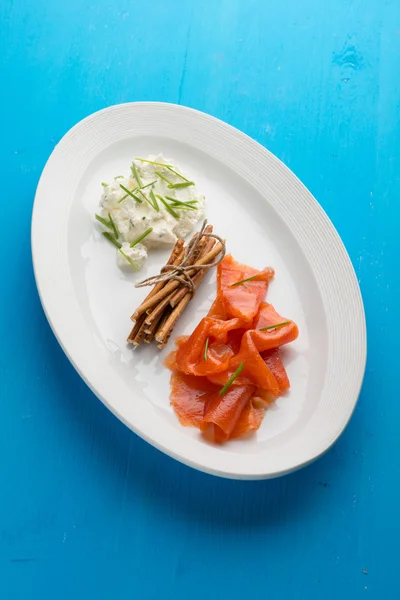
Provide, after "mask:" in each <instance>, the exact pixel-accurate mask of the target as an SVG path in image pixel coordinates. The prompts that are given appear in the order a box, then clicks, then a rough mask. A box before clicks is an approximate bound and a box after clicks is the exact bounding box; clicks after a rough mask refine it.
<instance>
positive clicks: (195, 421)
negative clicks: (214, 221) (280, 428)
mask: <svg viewBox="0 0 400 600" xmlns="http://www.w3.org/2000/svg"><path fill="white" fill-rule="evenodd" d="M273 277H274V271H273V269H271V268H269V269H265V270H264V271H257V269H253V268H252V267H248V266H246V265H242V264H240V263H238V262H236V261H235V260H234V258H233V257H232V256H231V255H227V256H225V258H224V260H223V261H222V262H221V263H220V264H219V265H218V271H217V297H216V299H215V301H214V303H213V304H212V306H211V308H210V310H209V312H208V315H207V316H206V317H205V318H204V319H202V320H201V321H200V323H199V324H198V325H197V327H196V329H195V330H194V331H193V333H192V335H190V336H186V337H181V338H179V339H178V340H177V343H176V349H175V350H174V351H173V352H171V353H170V354H169V356H168V357H167V359H166V361H165V364H166V366H167V367H168V368H169V369H170V370H171V371H172V375H171V404H172V406H173V407H174V409H175V412H176V413H177V415H178V417H179V420H180V422H181V423H182V424H183V425H191V426H194V427H198V428H199V429H200V430H201V431H202V432H203V434H204V436H205V437H206V438H207V439H209V440H211V441H214V442H225V441H227V440H229V439H233V438H237V437H240V436H242V435H244V434H247V433H249V432H253V431H256V430H257V429H258V428H259V427H260V425H261V422H262V419H263V416H264V411H265V409H266V408H267V407H268V406H269V405H270V404H271V403H272V402H274V400H275V399H276V398H277V397H278V396H279V395H280V394H282V393H283V392H285V391H286V390H288V389H289V387H290V383H289V379H288V376H287V373H286V370H285V367H284V365H283V362H282V359H281V355H280V350H279V348H280V347H281V346H283V345H284V344H288V343H290V342H292V341H293V340H295V339H296V338H297V336H298V328H297V325H296V324H295V323H294V322H293V321H291V320H289V319H286V318H284V317H282V316H281V315H279V314H278V313H277V312H276V310H275V309H274V307H273V306H272V305H271V304H268V303H267V302H265V301H264V299H265V296H266V293H267V290H268V285H269V282H270V281H271V279H272V278H273Z"/></svg>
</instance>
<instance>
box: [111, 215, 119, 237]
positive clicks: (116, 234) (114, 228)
mask: <svg viewBox="0 0 400 600" xmlns="http://www.w3.org/2000/svg"><path fill="white" fill-rule="evenodd" d="M108 218H109V219H110V223H111V227H112V230H113V232H114V235H115V239H116V240H117V239H118V238H119V233H118V229H117V228H116V226H115V223H114V219H113V218H112V216H111V213H108Z"/></svg>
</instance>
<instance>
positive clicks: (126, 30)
mask: <svg viewBox="0 0 400 600" xmlns="http://www.w3.org/2000/svg"><path fill="white" fill-rule="evenodd" d="M0 34H1V35H0V76H1V77H0V81H1V84H0V85H1V94H0V105H1V111H0V139H1V144H0V165H1V204H2V211H1V225H2V232H1V236H0V244H1V263H0V264H1V292H0V301H1V313H0V333H1V352H0V360H1V363H0V369H1V370H0V372H1V379H0V393H1V417H0V449H1V463H0V464H1V467H0V598H1V599H2V600H14V599H15V600H19V599H24V600H29V599H35V600H36V599H41V600H47V599H48V600H58V599H61V600H64V599H70V598H76V599H78V600H79V599H81V598H82V599H92V598H93V599H96V600H103V599H112V600H119V599H125V598H132V599H134V598H144V599H156V598H162V599H168V598H174V599H176V598H178V599H179V598H187V597H190V598H196V599H197V598H210V599H212V598H244V597H261V598H272V599H290V598H296V599H298V600H303V599H304V600H314V599H319V598H323V599H324V600H336V599H337V598H341V599H344V600H347V599H349V600H350V599H351V600H358V599H361V598H374V599H375V598H376V599H379V600H381V599H382V600H392V599H398V598H399V597H400V586H399V578H398V575H396V569H397V567H398V555H399V552H398V539H399V536H400V527H399V517H398V515H399V506H400V478H399V467H398V464H399V460H398V451H399V450H398V449H399V433H398V432H399V426H400V402H399V397H398V396H399V394H398V388H397V379H396V376H397V374H398V373H399V364H398V363H399V361H398V344H397V338H398V333H399V324H398V316H397V313H395V312H394V309H395V308H397V309H398V306H399V300H398V296H399V293H400V280H399V270H398V258H399V250H400V244H399V237H400V234H399V224H400V208H399V207H400V2H399V0H336V1H335V2H324V1H322V0H303V1H302V2H298V1H297V0H287V1H286V2H284V1H282V0H202V1H200V0H175V1H174V0H169V1H166V0H153V1H152V2H137V1H136V0H131V1H129V2H128V1H123V0H116V1H113V2H111V1H110V0H99V1H98V2H94V1H93V2H92V1H88V0H68V1H67V2H51V1H49V0H32V2H30V3H28V2H23V0H1V2H0ZM134 100H161V101H166V102H175V103H180V104H185V105H188V106H191V107H195V108H197V109H200V110H203V111H205V112H208V113H210V114H212V115H214V116H216V117H219V118H220V119H224V120H225V121H227V122H228V123H230V124H232V125H234V126H236V127H238V128H239V129H241V130H243V131H245V132H246V133H248V134H249V135H250V136H252V137H254V138H255V139H256V140H258V141H259V142H260V143H261V144H264V145H265V146H266V147H267V148H269V149H270V150H271V151H272V152H274V153H275V154H276V155H277V156H278V157H280V158H281V159H282V160H283V161H284V162H285V163H286V164H287V165H288V166H289V167H290V168H291V169H292V170H293V171H294V172H295V173H296V174H297V175H298V176H299V177H300V178H301V179H302V180H303V182H304V183H305V184H306V185H307V186H308V187H309V188H310V190H311V191H312V192H313V193H314V195H315V196H316V198H317V199H318V200H319V202H320V203H321V204H322V206H323V207H324V209H325V210H326V211H327V213H328V214H329V216H330V217H331V219H332V221H333V223H334V224H335V226H336V227H337V229H338V231H339V233H340V235H341V236H342V238H343V240H344V243H345V244H346V246H347V248H348V251H349V254H350V257H351V259H352V261H353V264H354V267H355V269H356V273H357V276H358V278H359V281H360V284H361V289H362V292H363V296H364V301H365V308H366V314H367V323H368V335H369V358H368V366H367V371H366V376H365V381H364V386H363V390H362V394H361V397H360V401H359V404H358V406H357V409H356V411H355V414H354V416H353V418H352V420H351V422H350V424H349V426H348V428H347V429H346V431H345V433H344V434H343V436H342V437H341V439H340V440H339V441H338V442H337V443H336V445H335V446H334V447H333V448H332V449H331V451H330V452H328V453H327V454H326V455H325V456H324V457H323V458H322V459H321V460H319V461H318V462H316V463H315V464H313V465H312V466H310V467H308V468H306V469H304V470H303V471H301V472H298V473H295V474H294V475H291V476H288V477H285V478H282V479H279V480H274V481H261V482H247V483H246V482H235V481H225V480H219V479H216V478H213V477H210V476H207V475H204V474H201V473H197V472H195V471H192V470H190V469H189V468H187V467H184V466H182V465H180V464H178V463H176V462H174V461H173V460H171V459H170V458H167V457H166V456H163V455H162V454H161V453H159V452H158V451H157V450H155V449H153V448H151V447H150V446H148V445H147V444H146V443H144V442H143V441H141V440H140V439H139V438H137V437H136V436H135V435H134V434H132V433H131V432H130V431H128V429H126V428H125V427H124V426H123V425H122V424H121V423H119V422H118V421H117V420H116V419H115V418H114V417H113V416H112V415H111V414H110V413H109V412H107V410H106V409H105V408H104V406H103V405H102V404H101V403H100V402H99V401H98V400H97V399H96V398H95V397H94V396H93V395H92V393H91V392H90V391H89V390H88V388H87V387H86V385H85V384H84V383H83V382H82V381H81V380H80V379H79V376H78V375H77V373H76V372H75V371H74V369H73V368H72V366H71V365H70V364H69V362H68V360H67V359H66V357H65V356H64V354H63V352H62V351H61V349H60V348H59V346H58V345H57V342H56V340H55V338H54V337H53V335H52V333H51V331H50V329H49V327H48V325H47V322H46V319H45V317H44V315H43V312H42V309H41V306H40V303H39V299H38V295H37V292H36V288H35V283H34V278H33V273H32V265H31V256H30V217H31V210H32V203H33V198H34V194H35V189H36V185H37V182H38V179H39V176H40V173H41V171H42V169H43V166H44V164H45V162H46V160H47V158H48V156H49V154H50V153H51V151H52V149H53V148H54V145H55V144H56V143H57V142H58V140H59V139H60V138H61V137H62V136H63V134H64V133H65V132H66V131H67V130H68V129H69V128H70V127H71V126H72V125H74V124H75V123H76V122H77V121H79V120H80V119H82V118H83V117H85V116H87V115H88V114H90V113H92V112H93V111H96V110H98V109H101V108H103V107H106V106H109V105H111V104H115V103H119V102H126V101H134ZM54 202H57V190H54ZM51 252H52V249H51V248H49V253H51ZM343 326H344V327H345V326H346V324H345V323H343Z"/></svg>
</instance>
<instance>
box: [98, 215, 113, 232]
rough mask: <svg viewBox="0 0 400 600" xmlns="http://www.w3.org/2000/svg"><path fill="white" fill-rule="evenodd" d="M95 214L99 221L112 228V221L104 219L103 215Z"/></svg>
mask: <svg viewBox="0 0 400 600" xmlns="http://www.w3.org/2000/svg"><path fill="white" fill-rule="evenodd" d="M94 216H95V217H96V219H97V220H98V221H99V223H101V224H102V225H104V226H105V227H108V229H112V225H111V223H110V221H107V219H103V217H101V216H100V215H97V214H96V215H94Z"/></svg>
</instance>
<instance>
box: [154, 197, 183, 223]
mask: <svg viewBox="0 0 400 600" xmlns="http://www.w3.org/2000/svg"><path fill="white" fill-rule="evenodd" d="M157 198H158V199H159V200H161V202H162V203H163V204H164V206H165V208H166V209H167V211H168V212H169V214H170V215H172V216H173V217H174V219H176V220H177V221H178V220H179V215H178V214H177V213H176V212H175V211H174V209H173V208H172V206H170V205H169V204H168V202H166V201H165V200H164V198H163V197H162V196H159V195H158V194H157Z"/></svg>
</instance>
